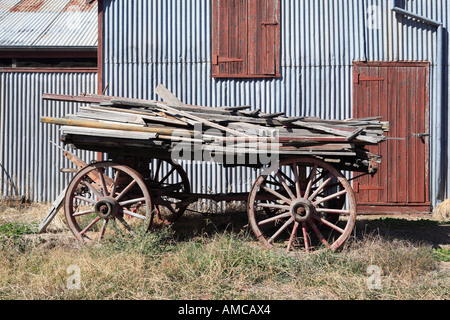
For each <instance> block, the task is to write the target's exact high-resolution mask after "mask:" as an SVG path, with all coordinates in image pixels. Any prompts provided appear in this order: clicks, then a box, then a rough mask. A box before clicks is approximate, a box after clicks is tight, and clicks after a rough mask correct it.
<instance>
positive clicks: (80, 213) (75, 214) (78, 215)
mask: <svg viewBox="0 0 450 320" xmlns="http://www.w3.org/2000/svg"><path fill="white" fill-rule="evenodd" d="M91 213H95V210H94V209H91V210H86V211H81V212H76V213H74V214H73V215H72V216H73V217H80V216H85V215H88V214H91Z"/></svg>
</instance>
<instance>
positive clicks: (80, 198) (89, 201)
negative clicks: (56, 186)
mask: <svg viewBox="0 0 450 320" xmlns="http://www.w3.org/2000/svg"><path fill="white" fill-rule="evenodd" d="M74 198H75V199H77V200H80V201H84V202H86V203H90V204H96V203H97V201H95V200H93V199H89V198H86V197H82V196H75V197H74Z"/></svg>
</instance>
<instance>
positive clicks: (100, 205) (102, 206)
mask: <svg viewBox="0 0 450 320" xmlns="http://www.w3.org/2000/svg"><path fill="white" fill-rule="evenodd" d="M119 210H120V205H119V203H118V202H117V200H116V199H114V198H112V197H105V198H103V199H101V200H100V201H98V202H97V203H96V204H95V213H96V214H97V215H98V216H99V217H100V218H102V219H109V218H114V217H115V216H116V215H117V214H118V213H119Z"/></svg>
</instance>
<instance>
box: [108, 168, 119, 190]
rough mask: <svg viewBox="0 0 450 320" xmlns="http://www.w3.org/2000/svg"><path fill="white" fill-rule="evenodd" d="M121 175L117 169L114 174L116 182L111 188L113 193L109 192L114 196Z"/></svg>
mask: <svg viewBox="0 0 450 320" xmlns="http://www.w3.org/2000/svg"><path fill="white" fill-rule="evenodd" d="M119 177H120V171H119V170H116V173H115V174H114V184H113V186H112V188H111V193H110V194H109V195H110V196H111V197H114V196H115V195H116V189H117V183H118V182H119Z"/></svg>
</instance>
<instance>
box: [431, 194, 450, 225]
mask: <svg viewBox="0 0 450 320" xmlns="http://www.w3.org/2000/svg"><path fill="white" fill-rule="evenodd" d="M433 218H434V219H436V220H441V221H450V199H447V200H445V201H444V202H442V203H441V204H439V205H438V206H437V207H436V208H435V209H434V211H433Z"/></svg>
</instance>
